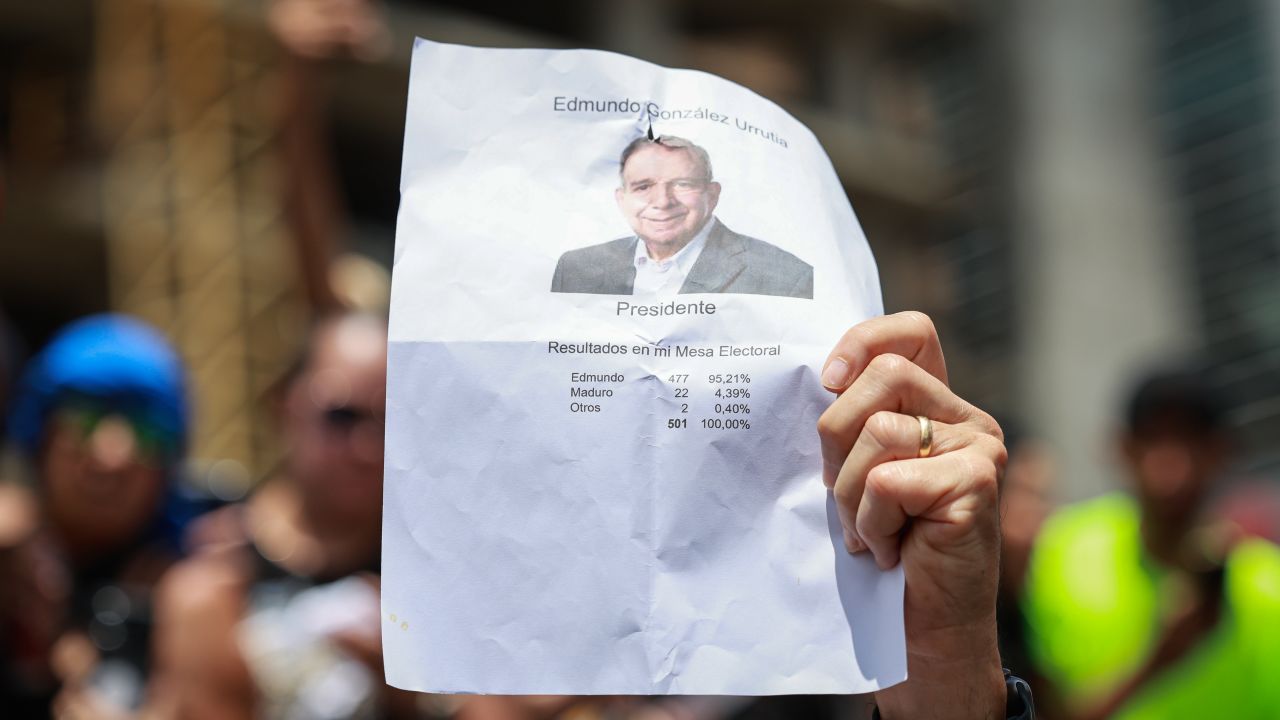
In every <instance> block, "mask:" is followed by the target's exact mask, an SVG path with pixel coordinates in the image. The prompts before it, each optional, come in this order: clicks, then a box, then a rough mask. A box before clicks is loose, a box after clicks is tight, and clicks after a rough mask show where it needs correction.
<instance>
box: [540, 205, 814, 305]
mask: <svg viewBox="0 0 1280 720" xmlns="http://www.w3.org/2000/svg"><path fill="white" fill-rule="evenodd" d="M711 222H713V223H715V225H714V226H712V228H711V232H710V233H708V234H707V244H706V245H705V246H703V248H702V254H700V255H698V260H697V262H695V263H694V264H693V267H692V268H689V275H688V277H686V278H685V281H684V285H681V286H680V293H681V294H686V293H744V294H749V295H783V296H786V297H795V298H808V299H812V298H813V266H811V265H809V264H808V263H806V262H804V261H803V260H801V259H800V258H798V257H796V256H795V255H792V254H791V253H789V252H787V251H786V250H782V249H780V248H777V247H774V246H773V245H770V244H769V243H767V242H764V241H763V240H757V239H755V238H751V237H747V236H746V235H739V234H738V233H736V232H734V231H732V230H730V229H729V228H727V227H725V226H724V225H723V224H721V222H720V221H719V220H715V219H712V221H711ZM637 242H640V241H639V239H637V238H636V237H634V236H632V237H625V238H621V239H619V240H614V241H612V242H607V243H603V244H601V245H592V246H591V247H585V248H580V249H578V250H570V251H569V252H567V253H565V254H564V255H561V256H560V262H558V263H556V274H555V277H554V278H552V280H551V292H566V293H592V294H595V295H630V294H631V293H632V286H633V284H634V283H635V279H636V266H635V256H636V243H637Z"/></svg>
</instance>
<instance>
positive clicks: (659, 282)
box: [631, 218, 715, 297]
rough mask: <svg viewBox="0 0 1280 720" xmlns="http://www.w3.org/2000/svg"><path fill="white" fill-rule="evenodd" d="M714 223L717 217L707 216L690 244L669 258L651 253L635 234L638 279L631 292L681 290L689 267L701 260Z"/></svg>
mask: <svg viewBox="0 0 1280 720" xmlns="http://www.w3.org/2000/svg"><path fill="white" fill-rule="evenodd" d="M714 223H715V218H710V219H708V220H707V222H706V224H705V225H703V226H702V229H701V230H699V231H698V234H697V235H694V236H693V240H690V241H689V244H688V245H685V246H684V247H682V248H680V252H678V253H676V254H675V255H673V256H671V257H669V258H667V259H666V260H654V259H653V258H651V257H649V249H648V248H647V247H645V244H644V240H641V239H640V238H636V255H635V264H636V281H635V283H634V284H633V285H632V289H631V294H633V295H661V296H664V297H667V296H673V295H677V294H679V292H680V288H681V287H682V286H683V285H684V281H685V278H687V277H689V270H691V269H692V268H693V264H694V263H696V262H697V261H698V256H699V255H701V254H702V248H703V247H705V246H706V244H707V236H708V235H710V234H711V226H712V225H713V224H714Z"/></svg>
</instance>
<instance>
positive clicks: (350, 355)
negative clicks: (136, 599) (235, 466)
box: [148, 314, 413, 718]
mask: <svg viewBox="0 0 1280 720" xmlns="http://www.w3.org/2000/svg"><path fill="white" fill-rule="evenodd" d="M386 353H387V335H386V325H385V323H384V322H383V321H382V320H381V319H380V318H377V317H374V316H371V315H364V314H343V315H339V316H336V317H333V318H329V319H326V320H323V321H322V322H320V323H319V324H318V326H317V327H316V328H315V330H314V332H313V333H312V335H311V337H310V339H309V341H308V344H307V348H306V350H305V354H304V357H303V358H302V361H301V362H300V365H299V367H298V369H297V371H296V372H295V373H294V375H293V376H292V378H291V380H290V382H289V383H288V386H287V388H286V389H285V391H284V398H283V402H282V415H283V417H282V426H283V431H284V437H285V441H286V456H285V458H284V461H283V467H282V473H281V474H280V475H279V476H276V477H273V478H272V479H270V480H268V481H267V482H266V483H265V484H264V485H262V486H261V487H259V489H258V490H257V491H256V492H255V493H254V494H253V495H251V496H250V498H249V499H248V500H247V501H246V502H244V503H243V504H241V505H234V506H229V507H227V508H224V509H222V510H219V511H217V512H215V513H214V514H213V515H211V516H208V517H206V518H203V519H201V521H200V522H199V528H198V530H196V531H195V532H194V533H193V535H194V536H195V537H197V538H199V542H200V543H201V544H203V547H202V548H201V549H200V550H199V551H198V552H196V553H194V554H193V555H192V557H191V558H190V559H188V560H186V561H184V562H183V563H181V564H180V565H178V566H177V567H175V568H174V570H173V571H172V572H171V573H170V574H169V575H168V576H167V577H166V578H165V580H164V581H163V583H162V586H161V590H160V592H159V593H158V597H157V603H156V643H155V653H156V663H155V672H154V674H153V683H152V688H151V697H150V701H149V705H148V709H149V710H151V711H154V713H155V714H158V715H161V716H166V717H167V716H180V717H184V718H200V717H218V718H236V717H243V718H250V717H266V718H272V717H308V718H355V717H379V716H384V715H388V714H397V713H399V712H401V711H404V712H408V711H410V710H412V702H413V701H412V698H411V696H409V695H408V694H407V693H401V692H399V691H394V690H392V689H391V688H389V687H387V686H386V685H385V684H384V683H383V680H382V673H381V620H380V609H379V597H378V569H379V562H380V556H379V552H380V540H381V528H382V525H381V520H382V516H381V512H382V449H383V424H384V420H383V418H384V402H385V393H386V362H387V359H386Z"/></svg>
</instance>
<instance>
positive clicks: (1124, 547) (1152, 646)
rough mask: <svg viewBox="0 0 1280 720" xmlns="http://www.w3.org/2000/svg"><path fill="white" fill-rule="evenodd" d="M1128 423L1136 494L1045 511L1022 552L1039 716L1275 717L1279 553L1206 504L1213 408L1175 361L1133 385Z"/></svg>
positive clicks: (1222, 437)
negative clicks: (1220, 519) (1211, 515)
mask: <svg viewBox="0 0 1280 720" xmlns="http://www.w3.org/2000/svg"><path fill="white" fill-rule="evenodd" d="M1126 421H1127V426H1126V428H1125V431H1124V433H1123V436H1122V438H1121V443H1120V445H1121V449H1122V453H1123V458H1124V462H1125V468H1126V470H1127V472H1128V475H1129V476H1130V478H1131V480H1132V483H1133V495H1132V496H1129V495H1119V494H1117V495H1109V496H1105V497H1102V498H1098V499H1095V500H1092V501H1089V502H1086V503H1082V504H1080V505H1077V506H1074V507H1070V508H1067V509H1065V510H1063V511H1062V512H1060V513H1058V514H1056V515H1055V516H1053V517H1051V518H1050V519H1049V520H1048V521H1047V522H1046V523H1045V525H1044V528H1043V529H1042V531H1041V533H1040V536H1039V539H1038V540H1037V542H1036V546H1035V549H1034V551H1033V553H1032V556H1031V559H1030V562H1029V566H1028V572H1027V578H1026V589H1025V593H1024V598H1023V609H1024V612H1025V614H1026V619H1027V623H1028V628H1027V633H1028V635H1027V637H1028V640H1029V644H1030V649H1031V651H1032V654H1033V656H1034V658H1035V660H1036V661H1037V664H1038V670H1039V672H1040V675H1041V676H1043V677H1044V678H1046V679H1047V680H1048V685H1047V686H1045V685H1042V686H1040V687H1037V689H1036V694H1037V696H1038V698H1039V700H1040V704H1041V705H1042V707H1045V708H1046V712H1045V714H1046V716H1052V717H1068V718H1126V719H1128V718H1173V719H1176V718H1203V717H1222V718H1227V717H1229V718H1258V719H1262V718H1277V717H1280V683H1278V682H1277V681H1276V679H1277V678H1280V550H1277V548H1276V547H1275V546H1273V545H1271V544H1270V543H1267V542H1265V541H1261V540H1249V541H1244V542H1238V538H1237V537H1236V536H1235V535H1234V534H1233V533H1232V531H1231V530H1230V528H1228V527H1224V526H1222V525H1221V524H1214V523H1212V522H1209V521H1207V520H1206V516H1207V513H1206V512H1205V511H1204V510H1205V507H1204V506H1205V501H1206V495H1207V493H1208V492H1209V490H1210V488H1211V486H1212V485H1213V484H1214V482H1215V481H1217V480H1218V479H1219V477H1220V475H1221V474H1222V472H1223V470H1224V469H1225V467H1226V464H1227V461H1228V456H1229V447H1230V442H1229V440H1230V439H1229V435H1228V431H1227V428H1226V426H1225V424H1224V419H1223V417H1222V411H1221V410H1220V408H1219V407H1218V405H1217V403H1216V402H1215V398H1214V396H1213V394H1212V392H1211V391H1210V389H1209V388H1208V387H1207V386H1206V384H1205V381H1204V379H1203V377H1202V376H1201V375H1200V374H1197V373H1195V372H1194V371H1190V370H1178V371H1172V372H1161V373H1156V374H1153V375H1151V376H1150V377H1148V378H1147V379H1146V380H1144V381H1143V382H1141V383H1140V384H1139V385H1138V386H1137V388H1136V390H1135V391H1134V392H1133V394H1132V396H1131V399H1130V401H1129V404H1128V410H1127V417H1126ZM1050 702H1053V703H1055V704H1056V705H1057V706H1058V707H1056V708H1054V707H1052V706H1049V705H1048V703H1050ZM1055 710H1056V711H1055Z"/></svg>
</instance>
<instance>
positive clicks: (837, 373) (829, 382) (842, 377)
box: [822, 357, 849, 390]
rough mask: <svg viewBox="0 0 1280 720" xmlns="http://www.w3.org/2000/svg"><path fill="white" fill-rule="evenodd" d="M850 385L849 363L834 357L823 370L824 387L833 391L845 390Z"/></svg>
mask: <svg viewBox="0 0 1280 720" xmlns="http://www.w3.org/2000/svg"><path fill="white" fill-rule="evenodd" d="M848 384H849V363H847V362H845V361H844V358H840V357H834V358H831V362H829V363H827V367H826V368H824V369H823V370H822V385H823V386H824V387H829V388H831V389H832V390H843V389H844V386H845V385H848Z"/></svg>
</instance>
